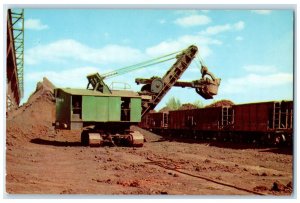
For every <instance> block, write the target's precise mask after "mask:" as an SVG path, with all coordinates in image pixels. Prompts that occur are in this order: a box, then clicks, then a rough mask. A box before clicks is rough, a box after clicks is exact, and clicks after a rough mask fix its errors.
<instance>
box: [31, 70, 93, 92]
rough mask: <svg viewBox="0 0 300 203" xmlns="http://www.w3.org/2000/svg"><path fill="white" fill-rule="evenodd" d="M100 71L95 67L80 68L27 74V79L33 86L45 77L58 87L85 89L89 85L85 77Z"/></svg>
mask: <svg viewBox="0 0 300 203" xmlns="http://www.w3.org/2000/svg"><path fill="white" fill-rule="evenodd" d="M98 71H99V70H98V69H97V68H95V67H78V68H72V69H71V71H70V69H63V70H61V71H43V72H32V73H27V74H26V75H25V77H26V79H27V80H28V81H32V83H33V84H35V83H37V82H38V81H40V80H41V79H42V78H43V77H47V78H48V79H49V80H50V81H51V82H52V83H53V84H54V85H55V86H56V87H73V88H76V87H77V88H85V87H86V85H87V79H86V77H85V76H86V75H88V74H91V73H95V72H98ZM83 73H84V74H83Z"/></svg>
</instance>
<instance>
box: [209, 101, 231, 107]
mask: <svg viewBox="0 0 300 203" xmlns="http://www.w3.org/2000/svg"><path fill="white" fill-rule="evenodd" d="M232 105H234V103H233V102H232V101H230V100H226V99H223V100H220V101H216V102H214V103H212V104H209V105H207V106H205V108H210V107H220V106H232Z"/></svg>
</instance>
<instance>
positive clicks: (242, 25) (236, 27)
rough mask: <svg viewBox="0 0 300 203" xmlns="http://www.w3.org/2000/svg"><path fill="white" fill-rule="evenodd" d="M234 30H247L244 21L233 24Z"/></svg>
mask: <svg viewBox="0 0 300 203" xmlns="http://www.w3.org/2000/svg"><path fill="white" fill-rule="evenodd" d="M232 28H233V29H234V30H242V29H244V28H245V23H244V22H243V21H239V22H237V23H235V24H233V26H232Z"/></svg>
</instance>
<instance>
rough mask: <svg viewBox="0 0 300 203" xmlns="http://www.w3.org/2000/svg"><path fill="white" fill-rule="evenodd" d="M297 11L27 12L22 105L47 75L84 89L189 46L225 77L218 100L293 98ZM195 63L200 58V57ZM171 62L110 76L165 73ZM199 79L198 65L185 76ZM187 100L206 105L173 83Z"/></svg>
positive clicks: (124, 78) (127, 78) (63, 84)
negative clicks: (91, 79) (98, 78)
mask: <svg viewBox="0 0 300 203" xmlns="http://www.w3.org/2000/svg"><path fill="white" fill-rule="evenodd" d="M293 23H294V19H293V11H292V10H259V11H258V10H159V9H156V10H146V9H132V10H130V9H127V10H121V9H110V10H109V9H77V10H72V9H25V67H24V73H25V78H24V81H25V84H24V87H25V92H24V98H23V100H22V101H23V102H26V100H27V99H28V96H29V95H30V94H31V93H32V92H33V91H34V90H35V86H36V83H37V82H38V81H41V80H42V78H43V77H47V78H48V79H49V80H50V81H52V82H53V83H54V85H56V86H57V87H76V88H86V85H87V79H86V75H88V74H90V73H94V72H99V73H100V74H101V73H106V72H109V71H112V70H114V69H118V68H122V67H125V66H128V65H132V64H136V63H139V62H141V61H145V60H149V59H152V58H154V57H158V56H161V55H165V54H168V53H172V52H175V51H178V50H181V49H184V48H187V47H188V46H189V45H191V44H195V45H197V46H198V48H199V55H200V56H201V57H202V58H203V59H204V62H205V64H206V65H207V66H208V68H209V70H210V71H211V72H213V73H214V74H215V75H216V76H217V77H219V78H221V79H222V81H221V85H220V88H219V94H218V95H217V96H216V97H215V100H221V99H230V100H232V101H233V102H235V103H247V102H260V101H268V100H282V99H285V100H291V99H292V98H293V44H294V42H293ZM195 60H196V59H195ZM173 63H174V61H169V62H166V63H163V64H159V65H155V66H151V67H148V68H146V69H142V70H139V71H135V72H131V73H128V74H126V75H121V76H118V77H113V78H111V79H108V80H107V81H106V83H107V84H108V85H110V84H111V82H113V81H116V82H126V83H128V84H130V86H131V88H132V89H133V90H134V91H138V90H139V89H140V88H141V86H137V85H136V84H135V83H134V80H135V78H138V77H139V78H141V77H142V78H150V77H151V76H163V74H164V73H165V72H166V71H167V70H168V68H169V67H170V66H171V65H172V64H173ZM200 77H201V75H200V70H199V67H198V66H197V63H195V62H193V63H192V64H191V66H190V67H189V68H188V69H187V70H186V72H185V73H184V74H183V76H182V78H181V80H183V81H192V80H196V79H199V78H200ZM173 96H175V97H176V98H179V99H180V100H181V102H182V103H187V102H190V103H193V102H195V101H196V100H200V101H202V102H203V103H204V104H209V103H211V102H212V100H204V99H203V98H202V97H200V96H199V95H198V94H197V93H196V92H195V90H194V89H183V88H175V87H174V88H172V90H171V91H170V92H169V93H168V94H167V96H165V98H164V99H163V100H162V101H161V103H160V104H159V105H158V107H157V108H158V109H159V108H161V107H163V106H164V105H165V103H166V101H167V100H168V99H169V98H170V97H173Z"/></svg>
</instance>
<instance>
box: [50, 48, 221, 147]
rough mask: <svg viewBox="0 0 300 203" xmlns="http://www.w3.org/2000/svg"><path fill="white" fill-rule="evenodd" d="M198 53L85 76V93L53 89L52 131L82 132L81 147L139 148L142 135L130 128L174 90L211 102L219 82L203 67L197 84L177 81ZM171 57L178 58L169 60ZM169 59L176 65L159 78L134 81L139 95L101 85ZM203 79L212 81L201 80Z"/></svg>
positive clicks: (186, 52) (183, 53)
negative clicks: (121, 144)
mask: <svg viewBox="0 0 300 203" xmlns="http://www.w3.org/2000/svg"><path fill="white" fill-rule="evenodd" d="M197 52H198V48H197V47H196V46H194V45H191V46H189V47H188V48H187V49H185V50H183V51H180V53H179V52H175V53H172V54H168V55H165V56H162V57H159V58H157V59H155V60H154V59H152V60H149V61H146V62H142V63H139V64H136V65H133V66H128V67H124V68H121V69H119V70H115V71H112V72H109V73H107V74H103V75H99V73H95V74H91V75H88V76H87V79H88V85H87V88H86V89H71V88H57V89H55V98H56V120H55V124H54V125H55V128H56V129H67V130H75V129H83V132H82V134H81V142H82V143H83V144H84V145H90V146H93V145H97V146H98V145H102V144H103V143H104V142H105V141H109V142H111V143H113V144H114V143H115V141H116V142H118V143H119V142H123V141H125V142H126V143H127V144H130V145H132V146H142V145H143V143H144V137H143V135H142V134H141V133H139V132H138V131H131V130H130V126H131V125H134V124H138V123H139V122H140V121H141V118H142V117H143V116H145V115H146V114H147V113H148V112H149V111H151V110H153V109H154V108H155V107H156V105H157V104H158V103H159V102H160V101H161V100H162V98H163V97H164V96H165V95H166V93H167V92H168V91H169V90H170V89H171V88H172V87H173V86H180V87H192V88H195V89H196V92H197V93H198V94H199V95H201V96H202V97H204V98H205V99H211V98H213V96H214V95H216V94H217V91H218V87H219V85H220V79H218V78H215V77H214V76H213V75H212V74H211V73H209V72H208V71H207V68H206V67H204V66H202V65H201V66H202V69H201V73H202V78H201V79H200V80H196V81H192V82H180V81H178V79H179V78H180V76H181V75H182V74H183V73H184V71H185V70H186V69H187V68H188V66H189V65H190V64H191V62H192V60H193V59H194V58H195V56H196V54H197ZM177 53H179V54H177ZM174 54H177V55H176V56H175V57H171V55H174ZM166 57H167V59H166ZM172 59H176V62H175V63H174V64H173V65H172V66H171V68H170V69H169V70H168V71H167V72H166V74H165V75H164V76H163V77H162V78H153V77H152V78H151V79H142V78H139V79H136V83H137V84H143V87H142V88H141V91H140V92H133V91H127V90H126V91H125V90H111V89H109V88H108V86H107V85H106V84H105V82H104V79H105V78H108V77H112V76H115V75H120V74H124V73H127V72H129V71H133V70H137V69H139V68H144V67H147V66H150V65H155V64H157V63H161V62H164V61H168V60H172ZM157 60H159V61H157ZM204 70H205V71H204ZM206 75H209V76H210V77H211V78H204V76H206Z"/></svg>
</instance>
